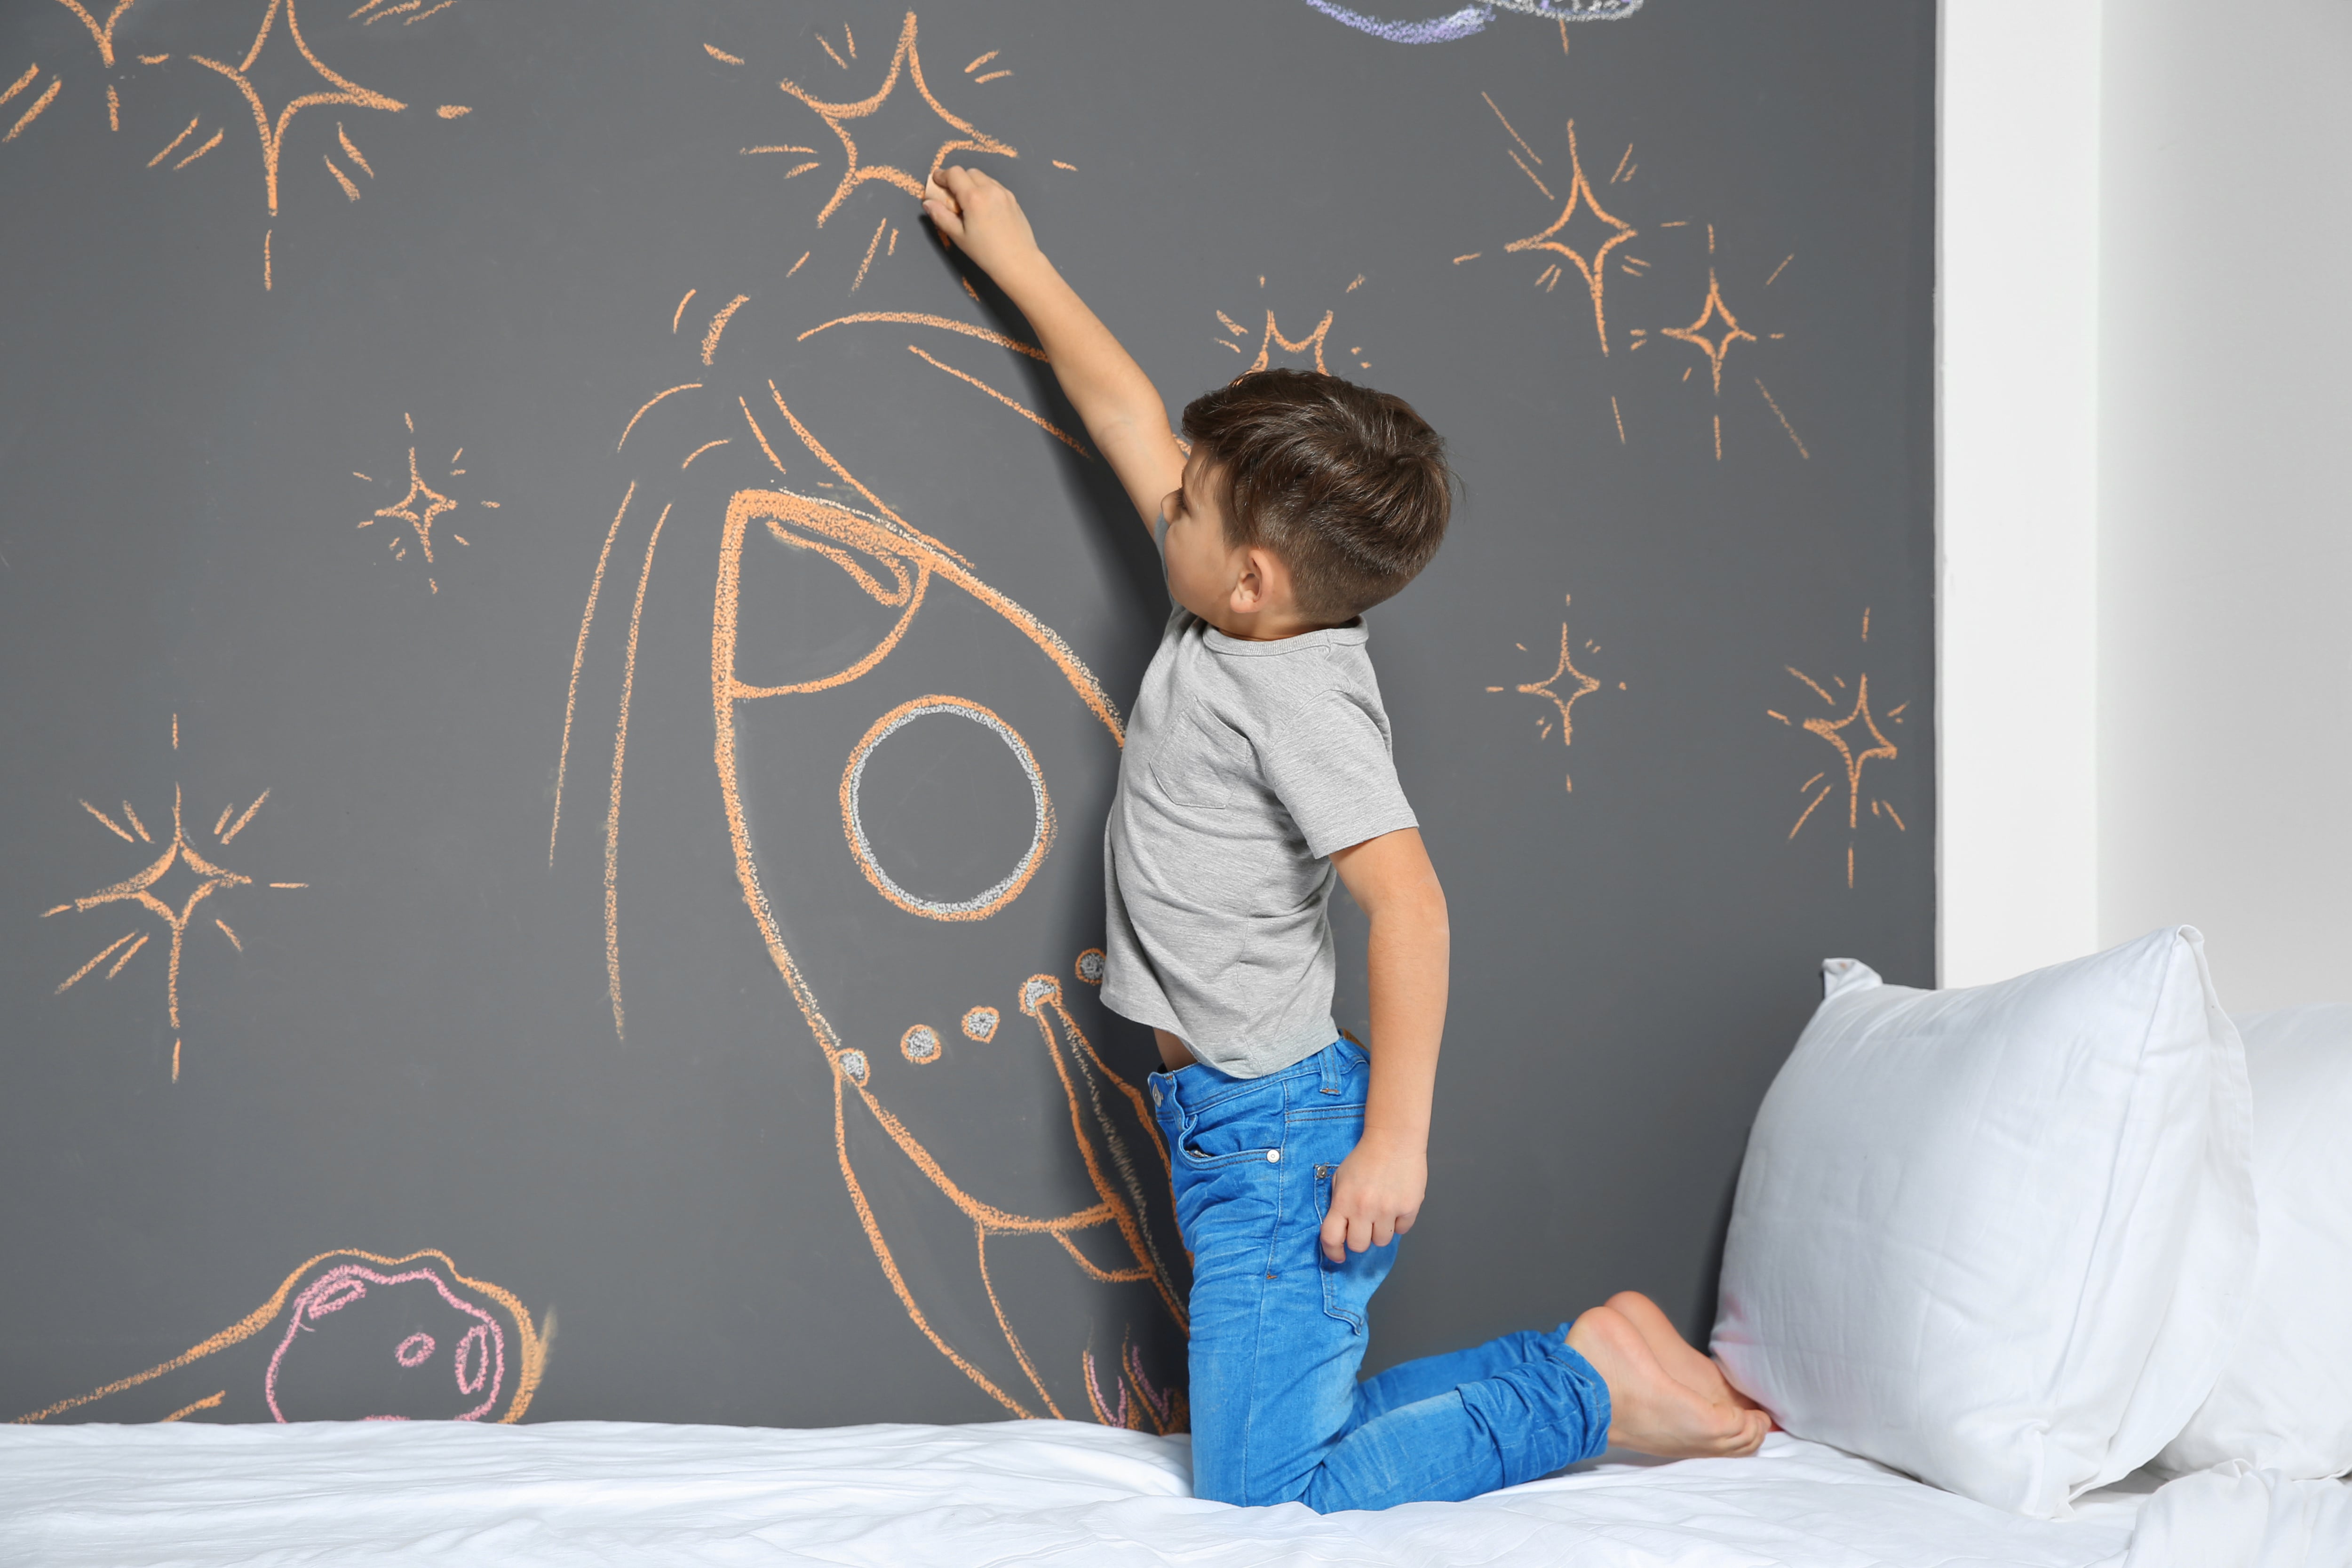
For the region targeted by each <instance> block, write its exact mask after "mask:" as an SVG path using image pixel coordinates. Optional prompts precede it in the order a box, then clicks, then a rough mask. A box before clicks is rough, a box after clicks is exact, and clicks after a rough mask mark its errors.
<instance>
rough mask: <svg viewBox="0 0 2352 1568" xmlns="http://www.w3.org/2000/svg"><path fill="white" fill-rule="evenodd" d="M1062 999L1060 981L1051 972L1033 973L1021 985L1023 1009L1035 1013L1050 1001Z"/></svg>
mask: <svg viewBox="0 0 2352 1568" xmlns="http://www.w3.org/2000/svg"><path fill="white" fill-rule="evenodd" d="M1061 999H1062V987H1061V984H1060V982H1058V981H1056V980H1055V978H1054V977H1053V976H1052V975H1050V974H1033V975H1031V976H1030V977H1029V978H1028V979H1027V980H1026V981H1024V983H1023V984H1022V986H1021V1010H1022V1011H1023V1012H1024V1013H1034V1012H1035V1011H1036V1010H1037V1009H1038V1008H1039V1007H1041V1006H1044V1005H1045V1004H1046V1003H1048V1002H1058V1001H1060V1000H1061Z"/></svg>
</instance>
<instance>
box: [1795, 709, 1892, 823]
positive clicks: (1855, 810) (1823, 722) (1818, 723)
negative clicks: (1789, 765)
mask: <svg viewBox="0 0 2352 1568" xmlns="http://www.w3.org/2000/svg"><path fill="white" fill-rule="evenodd" d="M1856 724H1859V725H1861V726H1862V728H1861V730H1860V731H1857V732H1856V733H1855V734H1853V736H1852V737H1848V736H1847V735H1846V734H1845V731H1847V730H1848V729H1850V728H1852V727H1853V726H1854V725H1856ZM1805 728H1806V729H1807V730H1809V731H1811V732H1812V733H1814V734H1816V735H1819V736H1820V737H1821V738H1822V740H1824V741H1827V742H1829V743H1830V744H1831V745H1832V746H1835V747H1836V748H1837V753H1838V756H1839V757H1840V758H1841V759H1842V760H1843V762H1844V763H1845V787H1846V805H1845V825H1846V826H1848V827H1854V826H1859V825H1860V823H1861V820H1862V769H1863V764H1864V763H1868V762H1870V761H1871V760H1872V759H1874V758H1884V759H1885V760H1886V761H1887V762H1893V761H1894V760H1895V742H1892V741H1890V740H1888V739H1887V738H1886V737H1885V735H1883V734H1881V733H1879V730H1878V725H1877V722H1876V721H1874V720H1873V719H1872V718H1871V716H1870V677H1869V676H1867V675H1862V676H1857V677H1855V685H1854V691H1853V711H1851V712H1849V713H1848V714H1847V715H1846V716H1845V717H1844V718H1843V719H1840V720H1837V721H1834V722H1832V721H1830V720H1827V719H1808V720H1806V721H1805ZM1865 737H1867V738H1868V740H1869V741H1870V742H1872V743H1871V744H1869V745H1866V746H1863V747H1862V748H1861V749H1860V750H1859V751H1857V750H1856V749H1855V745H1856V743H1858V742H1861V741H1863V740H1864V738H1865ZM1803 822H1804V819H1803V818H1802V817H1800V818H1798V825H1799V826H1803ZM1790 837H1795V835H1794V834H1793V832H1792V833H1791V834H1790Z"/></svg>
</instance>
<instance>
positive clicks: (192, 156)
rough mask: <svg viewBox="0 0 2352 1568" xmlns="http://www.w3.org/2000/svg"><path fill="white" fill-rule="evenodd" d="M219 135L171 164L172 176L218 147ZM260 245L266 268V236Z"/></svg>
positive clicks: (216, 134)
mask: <svg viewBox="0 0 2352 1568" xmlns="http://www.w3.org/2000/svg"><path fill="white" fill-rule="evenodd" d="M221 135H222V132H218V131H215V132H213V134H212V139H211V140H210V141H208V142H205V144H204V145H203V146H201V147H199V148H197V149H196V150H195V151H194V152H193V153H189V154H188V155H187V156H186V157H184V158H183V159H181V160H180V161H179V162H178V163H174V164H173V165H172V172H173V174H177V173H179V172H180V171H181V170H182V169H184V168H186V167H187V166H188V165H189V164H191V163H194V162H195V161H196V160H197V159H199V158H201V157H203V156H204V155H205V153H209V152H211V151H212V150H213V149H214V148H215V147H217V146H219V145H220V144H221ZM262 244H263V246H264V247H265V248H264V249H263V252H262V255H263V257H264V265H265V266H266V265H267V264H268V263H267V258H268V249H267V247H268V237H267V236H265V237H263V240H262Z"/></svg>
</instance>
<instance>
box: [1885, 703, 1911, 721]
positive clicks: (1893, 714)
mask: <svg viewBox="0 0 2352 1568" xmlns="http://www.w3.org/2000/svg"><path fill="white" fill-rule="evenodd" d="M1910 706H1911V704H1909V703H1908V702H1898V703H1896V704H1895V706H1894V707H1892V708H1889V709H1888V710H1886V716H1887V717H1888V718H1889V719H1900V718H1901V717H1902V716H1903V710H1905V709H1906V708H1908V707H1910Z"/></svg>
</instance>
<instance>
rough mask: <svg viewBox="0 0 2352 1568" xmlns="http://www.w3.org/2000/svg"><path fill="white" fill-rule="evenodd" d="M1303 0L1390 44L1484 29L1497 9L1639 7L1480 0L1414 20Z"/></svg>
mask: <svg viewBox="0 0 2352 1568" xmlns="http://www.w3.org/2000/svg"><path fill="white" fill-rule="evenodd" d="M1307 5H1311V6H1313V7H1314V8H1315V9H1316V10H1318V11H1320V12H1322V13H1323V15H1325V16H1328V17H1330V18H1331V19H1332V20H1333V21H1335V22H1344V23H1346V24H1347V25H1348V26H1350V27H1353V28H1355V29H1356V30H1357V31H1358V32H1360V33H1370V35H1371V36H1372V37H1376V38H1384V39H1386V40H1387V41H1388V42H1390V43H1391V44H1450V43H1452V42H1454V40H1455V39H1456V38H1466V37H1469V36H1470V35H1471V34H1473V33H1477V32H1483V31H1485V29H1486V24H1487V23H1488V22H1489V21H1491V20H1493V19H1494V16H1495V13H1496V12H1497V11H1516V12H1517V13H1518V14H1519V15H1521V16H1549V17H1551V18H1552V19H1554V20H1555V21H1562V22H1614V21H1618V20H1620V19H1622V18H1623V17H1626V16H1632V15H1633V13H1634V12H1636V11H1638V10H1640V9H1641V8H1642V5H1643V0H1481V3H1480V4H1478V5H1465V6H1463V7H1462V8H1461V9H1460V10H1458V11H1453V12H1449V13H1447V14H1446V15H1444V16H1432V17H1429V18H1427V19H1426V20H1423V21H1418V22H1407V21H1390V20H1387V19H1384V18H1382V17H1379V16H1365V15H1364V14H1363V13H1362V12H1360V11H1355V10H1350V9H1349V7H1347V6H1345V5H1339V4H1338V0H1307Z"/></svg>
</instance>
